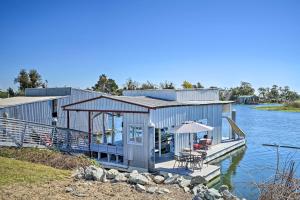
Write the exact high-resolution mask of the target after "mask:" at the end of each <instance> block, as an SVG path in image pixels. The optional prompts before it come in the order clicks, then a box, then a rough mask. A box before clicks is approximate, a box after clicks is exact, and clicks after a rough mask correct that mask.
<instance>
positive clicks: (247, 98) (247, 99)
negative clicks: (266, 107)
mask: <svg viewBox="0 0 300 200" xmlns="http://www.w3.org/2000/svg"><path fill="white" fill-rule="evenodd" d="M258 102H259V98H258V96H256V95H243V96H239V97H238V98H237V103H240V104H257V103H258Z"/></svg>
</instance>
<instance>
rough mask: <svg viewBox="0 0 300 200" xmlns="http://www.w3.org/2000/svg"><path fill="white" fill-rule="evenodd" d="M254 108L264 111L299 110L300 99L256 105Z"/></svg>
mask: <svg viewBox="0 0 300 200" xmlns="http://www.w3.org/2000/svg"><path fill="white" fill-rule="evenodd" d="M255 109H257V110H266V111H282V112H300V100H298V101H295V102H291V103H286V104H282V105H276V106H274V105H270V106H256V107H255Z"/></svg>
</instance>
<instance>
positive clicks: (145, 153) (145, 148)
mask: <svg viewBox="0 0 300 200" xmlns="http://www.w3.org/2000/svg"><path fill="white" fill-rule="evenodd" d="M123 123H124V127H123V131H124V133H123V143H124V161H125V162H127V161H128V158H130V157H131V156H130V154H132V161H129V165H130V166H134V167H139V168H148V157H149V151H150V150H149V142H148V123H149V114H138V113H125V114H124V117H123ZM130 125H141V126H143V129H144V135H143V144H142V145H134V144H128V143H127V136H128V131H129V126H130ZM130 160H131V159H130Z"/></svg>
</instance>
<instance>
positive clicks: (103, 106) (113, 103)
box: [68, 98, 148, 112]
mask: <svg viewBox="0 0 300 200" xmlns="http://www.w3.org/2000/svg"><path fill="white" fill-rule="evenodd" d="M68 109H76V110H77V109H78V110H115V111H120V110H121V111H129V112H134V111H135V112H147V111H148V109H147V108H145V107H142V106H137V105H133V104H129V103H124V102H120V101H117V100H112V99H107V98H99V99H94V100H92V101H87V102H83V103H81V104H75V105H71V106H68Z"/></svg>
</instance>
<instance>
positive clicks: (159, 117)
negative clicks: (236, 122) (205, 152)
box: [150, 104, 223, 143]
mask: <svg viewBox="0 0 300 200" xmlns="http://www.w3.org/2000/svg"><path fill="white" fill-rule="evenodd" d="M222 108H223V107H222V105H221V104H214V105H201V106H180V107H168V108H161V109H157V110H150V120H151V122H152V123H154V124H155V128H164V127H169V128H170V127H172V126H178V125H180V124H181V123H183V122H185V121H189V120H192V121H194V120H201V119H207V124H208V125H209V126H212V127H214V130H213V131H212V132H211V136H213V138H214V143H220V142H221V139H222V138H221V137H222V134H221V132H222Z"/></svg>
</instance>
